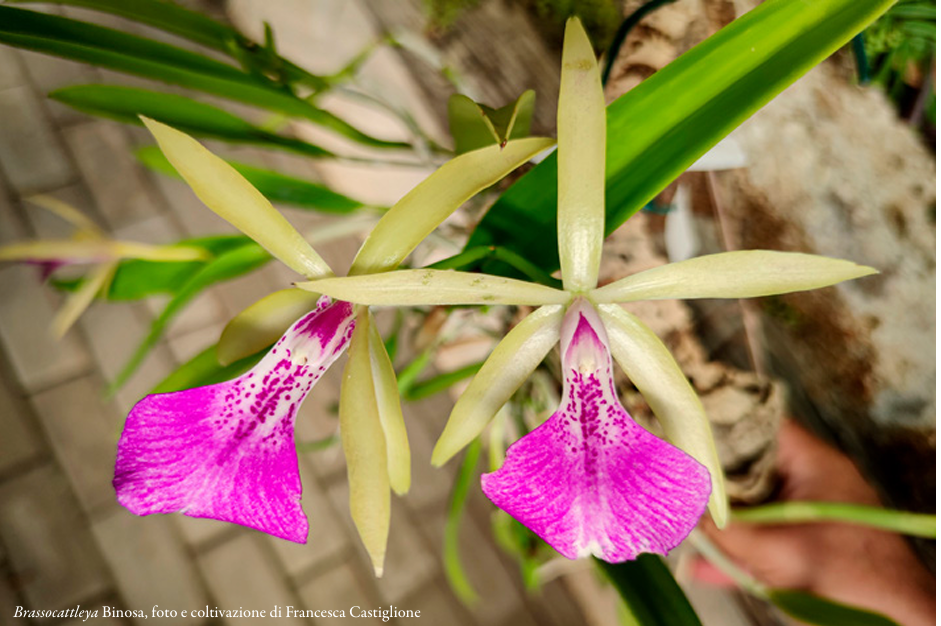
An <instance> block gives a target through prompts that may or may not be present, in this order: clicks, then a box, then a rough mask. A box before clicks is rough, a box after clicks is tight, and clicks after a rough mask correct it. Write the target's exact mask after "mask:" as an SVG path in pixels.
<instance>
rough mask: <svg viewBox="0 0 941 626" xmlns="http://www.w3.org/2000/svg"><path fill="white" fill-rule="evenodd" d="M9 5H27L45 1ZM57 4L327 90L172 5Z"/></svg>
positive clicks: (232, 33) (137, 0) (86, 0)
mask: <svg viewBox="0 0 941 626" xmlns="http://www.w3.org/2000/svg"><path fill="white" fill-rule="evenodd" d="M12 1H13V2H14V3H22V4H28V3H32V2H45V1H46V0H12ZM56 4H65V5H71V6H76V7H82V8H86V9H91V10H93V11H101V12H103V13H110V14H112V15H118V16H120V17H123V18H126V19H129V20H134V21H135V22H140V23H141V24H147V25H148V26H153V27H154V28H159V29H161V30H164V31H167V32H168V33H173V34H174V35H178V36H180V37H183V38H184V39H189V40H190V41H195V42H196V43H198V44H201V45H204V46H206V47H208V48H212V49H214V50H218V51H219V52H223V53H225V54H228V55H230V56H233V57H235V58H237V59H239V60H240V61H242V60H245V59H250V60H252V61H256V62H259V63H262V64H264V65H271V64H276V65H277V67H278V70H279V71H281V72H282V73H283V74H284V75H285V76H286V77H287V78H288V79H290V80H298V81H302V82H304V84H306V85H308V86H310V87H313V88H314V89H317V90H318V91H319V90H320V89H323V88H325V87H326V86H327V81H326V79H324V78H323V77H321V76H316V75H314V74H311V73H310V72H308V71H306V70H304V69H302V68H300V67H298V66H296V65H294V64H293V63H291V62H290V61H287V60H286V59H283V58H281V57H280V56H277V55H273V54H272V53H271V51H270V50H268V49H267V48H262V47H261V46H259V45H257V44H255V42H253V41H251V40H249V39H248V38H247V37H245V36H244V35H242V34H241V33H240V32H238V31H237V30H235V29H234V28H232V27H230V26H228V25H226V24H222V23H221V22H217V21H216V20H214V19H212V18H210V17H207V16H205V15H203V14H202V13H198V12H196V11H191V10H189V9H187V8H185V7H182V6H179V5H177V4H174V3H173V2H167V1H166V0H132V1H129V0H56Z"/></svg>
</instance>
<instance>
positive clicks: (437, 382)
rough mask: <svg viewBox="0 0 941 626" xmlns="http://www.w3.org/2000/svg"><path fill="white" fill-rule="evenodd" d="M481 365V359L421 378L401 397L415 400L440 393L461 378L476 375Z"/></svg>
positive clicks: (410, 400) (411, 400)
mask: <svg viewBox="0 0 941 626" xmlns="http://www.w3.org/2000/svg"><path fill="white" fill-rule="evenodd" d="M481 367H483V361H481V362H480V363H471V364H470V365H465V366H464V367H461V368H458V369H456V370H454V371H453V372H445V373H444V374H438V375H437V376H432V377H431V378H429V379H427V380H423V381H421V382H419V383H415V384H414V385H412V386H411V387H410V388H409V390H408V391H407V392H406V393H405V394H403V395H402V397H403V398H405V399H406V400H408V401H409V402H415V401H417V400H422V399H424V398H427V397H429V396H433V395H435V394H436V393H441V392H442V391H445V390H446V389H448V388H450V387H451V386H452V385H455V384H457V383H459V382H461V381H462V380H465V379H467V378H470V377H471V376H474V375H476V374H477V372H479V371H480V368H481Z"/></svg>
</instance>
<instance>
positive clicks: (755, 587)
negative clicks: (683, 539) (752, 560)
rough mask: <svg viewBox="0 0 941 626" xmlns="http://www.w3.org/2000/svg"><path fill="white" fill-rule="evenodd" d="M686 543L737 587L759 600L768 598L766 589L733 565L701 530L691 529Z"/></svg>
mask: <svg viewBox="0 0 941 626" xmlns="http://www.w3.org/2000/svg"><path fill="white" fill-rule="evenodd" d="M687 541H689V542H690V544H692V546H693V547H694V548H696V551H697V552H699V554H701V555H702V556H703V557H704V558H705V559H706V560H707V561H709V562H710V563H712V564H713V565H714V566H715V567H716V569H718V570H719V571H720V572H722V573H723V574H725V575H726V576H728V577H729V578H731V579H732V580H734V581H735V583H736V584H737V585H738V586H739V587H741V588H742V589H745V590H746V591H748V592H749V593H751V594H753V595H756V596H758V597H760V598H766V597H767V596H768V588H767V587H765V586H764V585H763V584H761V583H760V582H758V581H757V580H755V579H754V578H752V577H751V576H750V575H749V574H748V573H747V572H745V570H743V569H741V568H740V567H739V566H738V565H736V564H735V563H733V562H732V560H731V559H729V558H728V557H727V556H725V554H724V553H723V552H722V550H720V549H719V548H718V547H717V546H716V545H715V544H714V543H712V541H710V540H709V538H708V537H706V535H704V534H703V532H702V531H701V530H699V529H698V528H697V529H693V532H691V533H690V534H689V537H688V538H687Z"/></svg>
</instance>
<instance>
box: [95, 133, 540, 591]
mask: <svg viewBox="0 0 941 626" xmlns="http://www.w3.org/2000/svg"><path fill="white" fill-rule="evenodd" d="M144 123H145V124H146V125H147V127H148V129H149V130H150V131H151V133H152V134H153V135H154V137H155V138H156V139H157V142H158V144H159V145H160V148H161V150H162V151H163V152H164V154H165V155H166V156H167V159H168V160H169V161H170V163H171V164H172V165H173V166H174V167H175V168H176V169H177V171H178V172H179V173H180V175H181V176H182V177H183V178H184V180H185V181H186V182H187V183H188V184H189V186H190V187H191V188H192V189H193V191H194V192H195V193H196V194H197V196H198V197H199V198H200V199H201V200H202V201H203V203H204V204H206V205H207V206H208V207H209V208H210V209H212V210H213V211H215V212H216V213H217V214H219V215H220V216H221V217H223V218H224V219H226V220H227V221H229V222H230V223H231V224H232V225H234V226H235V227H236V228H238V229H239V230H241V231H242V232H244V233H245V234H246V235H248V236H249V237H251V238H253V239H254V240H255V241H257V242H258V243H259V244H260V245H261V246H262V247H264V248H265V249H266V250H267V251H268V252H270V253H271V254H272V256H274V257H276V258H278V259H280V260H281V261H282V262H284V263H285V264H286V265H288V266H289V267H291V268H292V269H294V270H295V271H297V272H298V273H299V274H300V275H301V276H304V277H306V278H307V279H318V278H322V277H326V276H332V274H333V272H332V271H331V270H330V267H329V266H328V265H327V263H326V262H325V261H324V260H323V259H322V258H321V257H320V255H319V254H317V252H316V251H314V249H313V248H312V247H311V246H310V244H309V243H308V241H307V240H306V239H305V238H304V237H303V236H301V234H300V233H298V232H297V231H296V230H295V229H294V228H293V226H291V224H290V223H289V222H288V221H287V220H286V219H285V218H284V217H283V216H282V215H281V214H280V213H279V212H278V211H277V210H276V209H275V208H274V207H273V206H272V205H271V204H270V203H269V202H268V201H267V200H266V199H265V198H264V197H263V196H262V195H261V194H260V193H259V192H258V191H257V190H256V189H255V188H254V187H252V186H251V184H249V183H248V181H246V180H245V179H244V178H243V177H242V176H241V175H240V174H238V172H236V171H235V170H234V169H233V168H232V167H231V166H230V165H228V164H227V163H226V162H225V161H223V160H222V159H220V158H218V157H217V156H215V155H213V154H212V153H211V152H209V151H208V150H206V149H205V148H204V147H203V146H201V145H200V144H199V143H198V142H197V141H195V140H194V139H192V138H191V137H189V136H187V135H186V134H184V133H182V132H180V131H177V130H175V129H172V128H170V127H168V126H165V125H163V124H161V123H159V122H155V121H153V120H149V119H145V120H144ZM550 145H551V141H550V140H546V139H541V138H527V139H521V140H516V141H512V142H509V143H508V144H507V145H506V146H504V147H502V148H501V147H499V146H493V147H492V148H483V149H480V150H476V151H474V152H469V153H466V154H463V155H461V156H459V157H456V158H455V159H453V160H451V161H449V162H447V163H445V164H444V165H443V166H442V167H441V168H439V169H438V170H437V171H436V172H434V173H433V174H432V175H431V176H429V177H428V178H427V179H425V180H424V181H423V182H422V183H420V184H419V185H418V186H417V187H416V188H415V189H413V190H412V191H411V192H410V193H409V194H408V195H406V196H405V197H404V198H403V199H402V200H400V201H399V202H398V203H396V205H395V206H394V207H392V208H391V209H390V210H389V211H388V212H387V213H386V214H385V215H384V216H383V217H382V219H381V220H379V222H378V223H377V224H376V226H375V228H374V229H373V231H372V232H371V233H370V235H369V236H368V237H367V240H366V242H365V243H364V244H363V246H362V248H361V249H360V251H359V253H358V254H357V256H356V259H354V261H353V264H352V267H351V269H350V272H351V273H358V274H367V275H368V274H369V273H374V272H383V271H387V270H390V269H393V268H394V267H396V266H397V265H398V264H399V263H400V262H401V261H402V260H403V259H404V258H405V257H406V256H408V254H410V253H411V252H412V250H414V248H415V247H416V246H417V245H418V243H419V242H421V240H422V239H424V238H425V237H426V236H427V235H428V234H429V233H431V231H432V230H434V229H435V228H436V227H437V226H438V225H439V224H440V223H441V222H442V221H443V220H444V219H445V218H446V217H447V216H448V215H449V214H450V213H451V212H453V211H454V210H455V209H457V207H458V206H460V205H461V204H462V203H463V202H465V201H466V200H467V199H468V198H470V197H471V196H472V195H474V194H476V193H477V192H478V191H480V190H481V189H484V188H486V187H489V186H490V185H492V184H493V183H495V182H496V181H498V180H499V179H500V178H502V177H503V176H505V175H506V174H507V173H509V172H510V171H512V170H513V169H515V168H516V167H518V166H519V165H521V164H522V163H525V162H526V161H528V160H529V159H530V158H531V157H532V156H533V155H535V154H537V153H538V152H540V151H542V150H544V149H545V148H547V147H548V146H550ZM468 172H470V173H468ZM313 302H316V304H315V305H314V304H313ZM311 308H312V310H311ZM298 316H300V317H299V318H298ZM285 329H286V330H285ZM282 333H283V335H282ZM279 336H280V338H278V337H279ZM272 344H273V347H272V348H271V349H270V351H269V352H268V353H267V354H266V355H265V356H264V357H263V358H262V359H261V360H260V361H259V362H258V363H257V364H256V365H255V366H254V367H253V368H252V369H251V370H250V371H248V372H246V373H245V374H243V375H242V376H239V377H238V378H236V379H234V380H230V381H226V382H222V383H218V384H215V385H208V386H204V387H199V388H196V389H187V390H183V391H177V392H172V393H163V394H152V395H149V396H147V397H145V398H144V399H142V400H141V401H140V402H138V403H137V404H136V405H135V406H134V408H133V409H132V410H131V412H130V414H129V415H128V417H127V421H126V423H125V426H124V431H123V433H122V435H121V439H120V441H119V443H118V453H117V462H116V464H115V473H114V488H115V491H116V493H117V499H118V501H119V502H120V503H121V504H123V505H124V506H125V507H126V508H127V509H128V510H129V511H131V512H132V513H135V514H137V515H150V514H153V513H171V512H177V511H178V512H181V513H183V514H184V515H189V516H191V517H203V518H210V519H215V520H221V521H226V522H231V523H235V524H241V525H243V526H247V527H250V528H254V529H256V530H260V531H262V532H266V533H268V534H271V535H274V536H276V537H280V538H283V539H288V540H290V541H295V542H298V543H306V541H307V536H308V522H307V517H306V516H305V514H304V511H303V509H302V507H301V495H302V486H301V480H300V475H299V472H298V460H297V452H296V449H295V442H294V425H295V420H296V416H297V411H298V409H299V407H300V405H301V403H302V402H303V401H304V399H305V398H306V396H307V394H308V393H309V392H310V391H311V389H312V388H313V386H314V385H315V383H316V382H317V380H319V379H320V377H321V376H322V375H323V373H324V371H326V369H327V368H328V367H329V366H330V365H331V364H332V363H333V362H334V361H335V360H336V359H337V358H338V357H339V356H340V354H342V353H343V352H344V351H345V350H347V349H349V350H350V358H349V360H348V361H347V364H346V368H345V371H344V377H343V378H344V383H343V388H342V389H341V399H340V433H341V438H342V441H343V449H344V453H345V454H346V458H347V469H348V476H349V481H350V510H351V514H352V517H353V520H354V523H355V524H356V527H357V530H358V531H359V533H360V537H361V538H362V540H363V544H364V546H365V548H366V550H367V552H369V554H370V557H371V559H372V561H373V566H374V569H375V571H376V574H377V575H381V573H382V568H383V560H384V556H385V550H386V542H387V538H388V529H389V517H390V489H391V490H393V491H395V492H396V493H398V494H403V493H405V492H407V491H408V488H409V484H410V480H411V479H410V454H409V449H408V439H407V436H406V432H405V424H404V420H403V418H402V411H401V407H400V405H399V398H398V392H397V389H396V383H395V373H394V371H393V369H392V364H391V362H390V361H389V356H388V354H387V353H386V351H385V347H384V345H383V343H382V340H381V337H380V336H379V333H378V331H377V330H376V328H375V324H374V323H373V321H372V319H371V315H370V313H369V311H368V309H367V308H366V307H362V306H356V305H353V304H350V303H349V302H346V301H343V300H342V299H335V300H331V298H329V297H326V296H324V297H319V298H318V296H317V295H314V294H311V293H308V292H307V291H303V290H301V289H296V288H294V289H288V290H282V291H279V292H275V293H273V294H271V295H269V296H267V297H265V298H263V299H262V300H260V301H259V302H256V303H255V304H254V305H252V306H250V307H249V308H248V309H246V310H245V311H243V312H242V313H241V314H239V315H238V316H236V318H234V319H233V320H232V321H231V322H230V323H229V325H228V326H227V327H226V330H225V331H224V332H223V335H222V338H221V339H220V344H219V350H218V355H219V356H220V357H221V360H223V361H227V362H232V361H235V360H237V359H239V358H241V357H243V356H248V355H250V354H254V353H256V352H257V351H259V350H260V349H263V348H264V347H266V346H270V345H272Z"/></svg>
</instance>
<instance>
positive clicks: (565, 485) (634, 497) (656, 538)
mask: <svg viewBox="0 0 941 626" xmlns="http://www.w3.org/2000/svg"><path fill="white" fill-rule="evenodd" d="M562 366H563V369H564V373H565V381H564V385H563V399H562V405H561V406H560V407H559V410H558V411H556V412H555V413H554V414H553V415H552V417H550V418H549V419H548V420H547V421H546V422H545V423H544V424H542V425H541V426H539V427H538V428H536V429H535V430H533V431H532V432H531V433H529V434H528V435H526V436H525V437H523V438H522V439H520V440H519V441H517V442H516V443H514V444H513V445H512V446H510V448H509V450H507V455H506V461H505V462H504V464H503V467H501V468H500V469H499V470H498V471H496V472H493V473H491V474H485V475H483V476H482V477H481V485H482V487H483V491H484V493H485V494H486V495H487V497H488V498H490V500H491V501H493V503H494V504H496V505H497V506H498V507H500V508H501V509H503V510H504V511H506V512H507V513H509V514H510V515H512V516H513V517H514V518H516V519H517V520H519V521H520V522H521V523H523V524H524V525H526V526H527V527H528V528H529V529H531V530H532V531H533V532H534V533H536V534H537V535H539V536H540V537H542V538H543V539H544V540H545V541H546V543H548V544H549V545H551V546H552V547H553V548H555V549H556V550H557V551H558V552H559V553H560V554H562V555H563V556H565V557H567V558H570V559H575V558H579V557H583V556H588V555H589V554H593V555H595V556H597V557H598V558H600V559H603V560H605V561H608V562H610V563H619V562H622V561H626V560H630V559H634V558H636V557H637V555H638V554H640V553H642V552H655V553H658V554H663V555H665V554H666V553H667V552H669V551H670V550H671V549H673V548H674V547H676V546H677V545H678V544H679V543H680V542H681V541H682V540H683V539H685V538H686V536H687V535H688V534H689V533H690V531H691V530H692V529H693V527H694V526H695V525H696V522H697V521H698V520H699V518H700V516H702V514H703V512H704V511H705V509H706V503H707V501H708V499H709V494H710V491H711V483H710V479H709V472H708V471H707V470H706V468H705V467H703V466H702V465H700V464H699V463H698V462H696V461H695V460H693V459H692V458H691V457H689V456H687V455H686V454H685V453H684V452H682V451H681V450H679V449H677V448H675V447H673V446H672V445H670V444H669V443H667V442H665V441H663V440H661V439H659V438H657V437H655V436H654V435H652V434H650V433H649V432H647V430H645V429H644V428H643V427H641V426H639V425H638V424H637V423H635V422H634V420H633V419H631V416H630V415H628V413H627V411H626V410H625V409H624V407H622V406H621V403H620V401H619V400H618V398H617V395H616V393H615V390H614V380H613V378H612V375H611V355H610V352H609V350H608V344H607V333H605V330H604V326H603V325H602V322H601V319H600V317H598V314H597V313H596V312H595V310H594V308H593V307H592V306H591V305H590V304H588V303H587V302H585V301H584V300H578V301H576V303H574V304H573V305H572V306H571V307H570V309H569V311H568V312H567V313H566V317H565V320H564V322H563V325H562Z"/></svg>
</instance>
